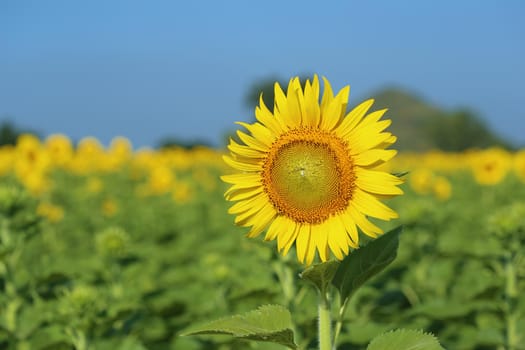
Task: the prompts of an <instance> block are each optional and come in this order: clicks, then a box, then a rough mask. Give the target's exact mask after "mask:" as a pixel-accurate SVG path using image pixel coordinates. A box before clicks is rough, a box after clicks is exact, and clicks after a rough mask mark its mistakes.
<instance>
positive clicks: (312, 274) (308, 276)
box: [300, 261, 340, 292]
mask: <svg viewBox="0 0 525 350" xmlns="http://www.w3.org/2000/svg"><path fill="white" fill-rule="evenodd" d="M339 266H340V263H339V261H327V262H325V263H321V264H316V265H312V266H309V267H308V268H306V269H305V270H304V271H303V272H301V274H300V277H301V278H302V279H303V280H306V281H309V282H310V283H312V284H313V285H314V286H315V287H316V288H317V289H318V290H319V291H321V292H324V291H326V290H328V286H330V284H331V283H332V280H333V279H334V276H335V274H336V272H337V269H338V268H339Z"/></svg>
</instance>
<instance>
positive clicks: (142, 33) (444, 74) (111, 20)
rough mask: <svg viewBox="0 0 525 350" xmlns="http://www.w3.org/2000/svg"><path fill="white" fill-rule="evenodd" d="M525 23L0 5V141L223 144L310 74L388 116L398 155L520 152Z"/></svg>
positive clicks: (212, 7) (468, 11)
mask: <svg viewBox="0 0 525 350" xmlns="http://www.w3.org/2000/svg"><path fill="white" fill-rule="evenodd" d="M524 14H525V3H524V2H522V1H519V0H509V1H505V2H495V1H481V2H474V1H461V2H457V1H451V0H447V1H440V2H415V1H395V2H394V1H333V2H314V1H301V2H282V1H273V0H269V1H263V2H252V1H228V2H213V1H209V2H202V1H193V2H189V1H188V2H178V1H155V2H147V3H146V2H143V1H132V0H127V1H100V0H94V1H89V2H77V1H45V2H44V1H25V0H17V1H15V0H3V1H1V2H0V51H1V54H0V122H2V123H3V124H2V135H3V137H4V140H5V139H6V138H7V139H8V138H9V135H10V133H11V134H12V132H15V133H16V132H19V131H28V130H31V131H34V132H36V133H38V134H39V135H40V136H41V137H46V136H48V135H49V134H53V133H63V134H66V135H68V136H69V137H71V138H72V139H73V140H76V141H78V140H79V139H81V138H82V137H85V136H94V137H96V138H97V139H99V140H101V142H103V143H104V144H108V143H109V141H110V140H111V139H112V138H113V137H114V136H117V135H122V136H126V137H128V138H129V139H130V140H131V142H132V143H133V146H134V147H135V148H138V147H142V146H153V147H154V146H159V145H160V144H163V143H179V144H182V145H192V144H194V143H205V144H209V145H213V146H223V145H224V144H225V138H226V135H227V134H229V133H230V132H231V130H232V129H234V124H233V123H234V122H235V121H238V120H250V119H252V118H253V109H254V107H255V103H256V101H254V99H253V98H250V97H251V96H254V95H255V96H256V95H257V93H255V92H254V91H258V90H260V89H264V88H265V87H266V88H267V86H268V84H269V82H272V81H274V80H279V81H282V82H283V83H286V82H287V81H288V79H289V78H290V77H291V76H294V75H300V76H302V77H307V76H311V75H312V74H314V73H317V74H319V75H321V76H326V77H327V78H328V79H329V80H330V81H331V82H332V84H333V85H334V90H335V89H336V90H338V89H340V88H342V87H343V86H344V85H347V84H350V85H351V87H352V89H351V101H350V102H351V104H357V103H358V102H360V101H361V100H363V99H366V98H369V97H376V98H377V100H378V102H377V104H378V107H379V106H381V107H382V106H383V105H384V106H388V107H390V113H389V115H390V117H391V118H392V119H394V123H393V126H392V129H393V132H395V133H396V134H398V135H399V140H400V141H399V144H398V148H401V149H418V150H424V149H429V148H435V147H439V148H442V149H445V150H459V149H463V148H468V147H474V146H486V145H488V144H500V145H504V146H507V147H510V148H513V147H520V146H523V145H525V133H524V130H525V121H524V120H525V118H524V117H525V115H524V112H523V107H522V103H523V101H524V100H525V92H524V89H523V87H522V80H523V78H524V77H525V74H524V73H525V63H524V62H525V44H524V41H523V38H524V37H525V22H524V21H523V17H524ZM454 131H455V132H454Z"/></svg>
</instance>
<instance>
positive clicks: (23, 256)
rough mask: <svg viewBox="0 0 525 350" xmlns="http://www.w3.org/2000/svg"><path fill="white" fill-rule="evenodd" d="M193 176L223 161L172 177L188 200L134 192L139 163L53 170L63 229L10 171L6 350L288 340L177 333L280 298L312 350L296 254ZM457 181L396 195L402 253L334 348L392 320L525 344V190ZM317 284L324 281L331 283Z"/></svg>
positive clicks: (369, 335)
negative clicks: (188, 190) (183, 184)
mask: <svg viewBox="0 0 525 350" xmlns="http://www.w3.org/2000/svg"><path fill="white" fill-rule="evenodd" d="M196 171H200V172H206V173H207V174H208V175H209V176H210V177H212V178H217V177H218V176H219V174H221V173H222V172H221V171H220V170H219V169H216V168H213V167H200V168H197V169H195V168H191V169H188V170H185V171H180V172H179V173H177V179H178V180H181V181H188V182H189V183H191V184H192V188H194V189H195V190H194V193H193V194H192V197H191V198H190V199H189V201H188V202H185V203H178V202H176V201H174V200H173V198H171V196H170V195H158V196H146V197H144V196H140V195H137V191H136V190H137V188H138V187H140V185H141V184H143V183H144V182H145V181H146V179H145V178H144V177H142V176H141V175H140V174H139V175H137V174H136V173H135V172H133V171H132V169H122V170H121V171H119V172H116V173H109V174H105V173H100V174H93V175H90V176H81V175H74V174H72V173H68V172H63V171H57V172H55V173H53V174H52V180H53V183H54V186H53V190H52V191H51V192H50V193H47V194H46V195H45V197H44V198H42V200H43V201H46V202H51V203H53V204H54V205H57V206H60V207H62V208H63V209H64V217H63V219H62V220H61V221H59V222H56V223H52V222H49V221H46V220H41V219H39V217H38V216H37V215H36V214H35V213H36V207H37V205H38V202H37V200H36V199H34V198H32V197H31V196H30V195H28V194H27V193H26V192H25V191H24V190H23V189H22V188H20V187H19V186H16V185H13V181H12V179H10V178H7V177H4V178H2V179H1V180H0V219H1V224H0V232H1V233H5V232H9V236H2V237H1V238H2V242H1V247H0V248H1V252H2V253H1V256H0V262H1V264H0V265H1V267H0V348H2V349H3V348H6V349H9V347H11V348H14V349H24V348H25V349H32V350H33V349H35V350H41V349H48V350H49V349H68V350H70V349H73V348H77V349H82V347H83V348H84V349H89V350H91V349H108V350H109V349H117V350H119V349H122V350H124V349H150V350H160V349H175V350H178V349H188V350H203V349H210V348H212V349H233V350H238V349H246V348H248V347H253V348H257V349H264V350H270V349H281V348H283V346H282V345H280V344H275V343H271V342H262V343H261V342H257V344H256V345H254V344H255V342H250V343H249V345H248V344H247V341H246V340H245V339H242V340H239V339H235V338H232V337H229V336H228V337H226V336H209V335H202V336H198V337H180V336H178V335H179V334H180V333H181V332H182V331H183V330H184V329H188V327H189V326H190V325H194V324H198V323H200V322H203V321H205V320H212V319H217V318H221V317H223V316H224V315H235V314H243V313H245V312H246V311H247V310H254V309H256V308H257V307H258V306H260V305H262V304H280V305H285V306H286V307H287V308H288V309H289V310H290V311H291V313H292V315H293V318H292V320H291V324H290V327H289V328H290V329H293V330H294V335H295V337H294V341H295V343H296V344H297V345H298V347H299V348H300V349H307V348H314V347H315V346H316V328H317V322H316V312H315V309H316V305H317V295H316V293H315V291H314V288H312V287H311V286H310V285H309V284H308V283H305V282H304V281H301V280H299V278H297V274H298V273H299V272H300V271H301V266H300V265H299V264H298V263H297V262H296V261H295V260H296V259H295V255H294V252H293V249H292V251H291V252H290V254H289V255H288V256H287V257H286V258H284V259H281V258H280V257H278V255H277V253H276V247H275V244H273V243H268V242H262V240H258V239H246V238H245V237H244V236H243V235H244V234H245V233H246V229H244V228H239V227H236V226H234V225H233V224H232V221H233V219H232V217H231V216H229V215H228V214H227V207H228V203H226V201H224V198H223V193H224V190H225V186H224V185H223V184H221V183H219V182H217V183H216V186H215V187H213V188H212V189H206V187H205V186H204V185H203V183H202V182H199V181H198V180H197V178H196V177H195V172H196ZM406 176H407V177H408V178H410V174H408V175H406ZM92 177H96V178H97V179H99V180H100V182H101V183H102V190H101V191H100V192H90V191H87V190H86V188H87V187H86V185H87V184H88V183H89V182H90V180H92ZM448 177H449V179H450V182H451V184H452V188H453V192H452V197H451V199H450V200H449V201H447V202H439V201H437V200H436V199H434V198H433V197H431V196H420V195H417V194H416V193H414V192H412V190H411V189H410V188H409V187H408V186H406V188H405V189H404V190H405V192H406V194H405V195H404V196H403V197H402V198H396V199H394V200H391V201H389V203H388V204H389V206H392V207H393V208H394V209H395V210H396V211H397V212H398V213H399V215H400V219H399V220H396V222H395V223H394V224H393V225H398V224H402V225H403V239H402V240H401V244H400V245H399V248H398V252H397V257H396V259H395V260H394V261H393V262H392V263H391V264H390V265H389V266H388V267H386V268H385V269H384V270H382V272H381V273H378V274H377V275H375V277H373V278H371V279H369V280H367V282H366V283H365V284H364V285H363V286H362V287H360V288H359V290H357V291H356V292H355V293H352V294H353V295H352V298H351V299H350V300H349V301H348V303H347V307H346V312H345V313H344V315H343V317H341V320H339V319H334V321H335V322H339V321H341V333H340V336H339V338H338V340H339V342H338V343H339V349H365V348H366V347H367V345H368V344H369V343H370V342H371V340H372V339H373V338H374V337H375V336H377V335H378V334H381V333H384V332H388V331H390V330H393V329H395V328H406V329H421V330H424V331H425V332H431V333H433V334H434V335H435V336H436V337H437V338H438V339H439V341H440V343H441V344H442V346H443V347H444V348H447V349H476V350H478V349H479V350H481V349H497V348H504V347H506V345H507V344H512V343H514V344H518V346H516V347H515V348H516V349H519V345H521V344H523V343H524V341H525V340H524V339H523V332H522V329H525V328H524V327H525V298H524V297H523V291H524V290H525V258H524V254H523V251H524V249H523V244H524V243H523V242H525V240H524V239H525V233H524V231H523V220H520V219H521V218H522V216H521V215H522V209H521V208H522V204H520V203H522V202H523V201H522V198H525V186H523V183H522V182H520V181H519V180H518V179H517V178H515V177H512V176H509V177H508V178H507V179H506V180H505V182H503V183H501V184H499V185H495V186H491V187H481V186H478V185H476V184H475V183H474V182H473V181H472V179H471V177H470V174H462V173H458V174H454V175H450V174H448ZM107 198H112V199H113V200H114V201H115V204H116V207H117V211H116V212H115V214H114V215H112V216H107V215H105V214H104V212H103V210H102V205H103V203H104V201H105V200H106V199H107ZM385 228H386V229H389V227H385ZM392 228H393V227H392ZM387 231H388V230H387ZM383 237H385V236H383ZM387 237H388V236H387ZM503 238H504V239H503ZM379 239H381V238H379ZM17 242H18V243H17ZM374 242H377V240H376V241H370V242H369V244H368V245H366V246H364V247H363V248H362V249H365V248H367V247H369V246H370V245H371V244H372V243H374ZM515 247H517V249H515ZM509 248H512V252H513V254H512V255H511V254H509V252H510V251H509ZM359 250H361V249H359ZM359 250H356V251H355V253H357V252H359ZM353 258H355V257H353ZM380 261H383V262H384V261H385V259H381V260H380ZM372 265H374V264H372ZM276 266H279V267H280V268H277V267H276ZM6 267H7V268H6ZM303 275H304V274H303ZM306 275H309V274H308V273H307V274H306ZM312 276H315V274H314V275H312ZM509 276H513V278H510V277H509ZM308 278H310V277H308ZM310 279H314V280H317V281H321V282H320V283H321V285H326V282H327V281H328V279H329V278H328V279H327V278H322V279H319V278H310ZM323 281H324V282H323ZM509 282H510V283H509ZM283 288H286V290H288V293H286V296H283V294H284V293H283ZM336 306H337V305H336ZM334 311H337V308H335V310H334ZM509 325H513V326H514V329H515V331H514V332H507V330H508V329H509Z"/></svg>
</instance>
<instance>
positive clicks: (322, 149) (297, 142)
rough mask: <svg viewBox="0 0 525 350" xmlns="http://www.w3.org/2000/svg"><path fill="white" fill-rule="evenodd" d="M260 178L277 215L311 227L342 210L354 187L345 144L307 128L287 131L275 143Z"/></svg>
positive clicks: (350, 162) (329, 134) (353, 177)
mask: <svg viewBox="0 0 525 350" xmlns="http://www.w3.org/2000/svg"><path fill="white" fill-rule="evenodd" d="M262 177H263V184H264V188H265V190H266V193H267V194H268V196H269V198H270V201H271V202H272V204H273V206H274V207H275V208H276V210H277V211H278V212H279V213H280V214H282V215H286V216H288V217H289V218H291V219H292V220H294V221H296V222H306V223H311V224H316V223H321V222H323V221H325V220H326V219H327V218H328V217H329V216H330V215H332V214H335V213H337V212H339V211H341V210H343V209H345V208H346V207H347V205H348V201H349V200H350V199H351V198H352V192H353V188H354V183H355V174H354V171H353V162H352V158H351V156H350V154H349V153H348V149H347V147H346V144H345V143H344V142H343V141H342V140H341V139H339V138H338V137H337V136H335V135H333V134H331V133H328V132H325V131H320V130H314V129H310V128H304V129H296V130H292V131H289V132H288V133H286V134H283V135H281V137H280V138H279V139H278V140H277V141H275V142H274V144H273V145H272V147H271V149H270V151H269V153H268V156H267V158H266V161H265V164H264V167H263V176H262Z"/></svg>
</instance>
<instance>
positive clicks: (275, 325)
mask: <svg viewBox="0 0 525 350" xmlns="http://www.w3.org/2000/svg"><path fill="white" fill-rule="evenodd" d="M198 334H229V335H232V336H234V337H236V338H242V339H250V340H256V341H265V342H273V343H278V344H282V345H284V346H287V347H289V348H291V349H297V345H295V343H294V340H293V331H292V317H291V315H290V312H289V311H288V309H286V308H285V307H283V306H280V305H263V306H261V307H259V308H258V309H257V310H253V311H250V312H247V313H245V314H242V315H235V316H230V317H224V318H221V319H218V320H215V321H212V322H209V323H207V324H204V325H202V326H200V327H196V328H193V329H191V330H190V331H188V332H186V333H183V334H182V335H183V336H188V335H198Z"/></svg>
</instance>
